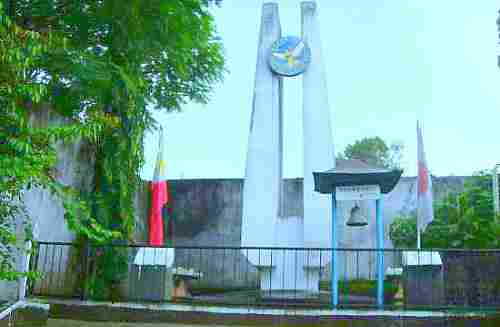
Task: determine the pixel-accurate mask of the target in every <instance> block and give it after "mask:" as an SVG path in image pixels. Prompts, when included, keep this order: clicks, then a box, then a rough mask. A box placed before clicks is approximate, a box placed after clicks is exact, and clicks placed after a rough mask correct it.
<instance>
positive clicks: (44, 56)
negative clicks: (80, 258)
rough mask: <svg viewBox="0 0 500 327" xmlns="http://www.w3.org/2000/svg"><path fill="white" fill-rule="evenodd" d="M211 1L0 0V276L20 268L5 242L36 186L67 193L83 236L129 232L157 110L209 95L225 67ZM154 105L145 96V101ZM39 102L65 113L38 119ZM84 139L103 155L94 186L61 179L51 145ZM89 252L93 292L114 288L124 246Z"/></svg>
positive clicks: (70, 217) (122, 236) (68, 208)
mask: <svg viewBox="0 0 500 327" xmlns="http://www.w3.org/2000/svg"><path fill="white" fill-rule="evenodd" d="M208 6H209V4H208V2H207V1H201V0H176V1H157V0H143V1H130V2H127V3H126V4H124V2H123V1H121V0H107V1H92V0H44V1H36V0H9V1H7V0H0V110H2V113H1V115H0V140H1V141H0V154H1V156H0V163H1V165H0V196H1V197H2V198H1V201H0V219H1V220H0V243H1V244H3V245H1V246H0V268H1V270H0V279H5V278H11V279H12V278H17V277H18V276H19V275H16V274H18V273H19V272H16V271H15V268H14V266H13V265H12V258H9V257H8V256H7V255H6V254H8V252H9V251H8V247H9V246H12V245H13V244H14V243H16V241H17V240H16V238H15V233H13V230H12V221H13V219H15V216H16V215H17V213H18V212H19V211H22V206H23V205H22V194H23V191H24V190H25V189H29V187H33V186H36V187H41V188H46V189H49V190H50V191H52V192H53V193H54V194H56V195H57V196H58V197H59V198H60V199H61V200H62V202H63V205H64V209H65V219H66V221H67V223H68V226H69V227H70V229H71V230H72V231H74V232H75V233H76V234H77V235H78V241H79V242H80V244H81V245H82V246H81V247H80V249H85V248H86V247H85V244H89V243H92V244H93V245H103V244H107V243H109V242H128V241H131V238H132V236H133V231H134V227H135V226H134V217H135V210H134V196H135V192H136V191H137V188H138V185H139V182H140V180H139V169H140V167H141V165H142V163H143V160H144V157H143V145H142V141H143V136H144V132H145V131H146V130H147V129H150V128H154V126H155V122H154V120H153V119H152V116H151V111H150V110H153V109H164V108H167V109H166V110H179V109H180V107H181V105H182V104H183V103H185V102H187V101H190V100H194V101H199V102H206V101H208V95H209V93H210V91H211V90H212V88H213V86H214V85H215V83H216V82H218V81H220V80H221V78H222V74H223V67H224V59H223V55H222V45H221V43H220V39H219V38H217V35H216V32H215V25H214V22H213V18H212V16H211V15H210V13H209V10H208V9H209V8H208ZM148 106H149V107H148ZM34 110H54V111H56V112H57V113H58V114H60V115H62V116H63V117H65V118H66V119H67V120H68V121H69V123H68V124H67V125H64V126H57V127H47V128H33V126H30V125H29V122H28V121H29V119H28V117H29V116H30V113H31V112H33V111H34ZM80 138H84V139H85V140H86V141H87V142H88V143H89V145H90V149H91V151H92V152H93V155H94V157H95V167H94V168H95V174H94V175H95V176H94V181H93V185H92V190H91V192H88V193H86V192H85V191H84V190H76V189H74V188H72V187H71V186H68V185H64V184H62V183H60V182H59V181H58V179H57V178H56V176H55V173H54V171H53V167H54V164H55V161H56V150H55V144H56V142H57V141H61V140H64V141H66V142H72V141H74V140H77V139H80ZM90 249H91V250H90V251H88V252H87V251H85V252H80V255H87V254H89V255H90V262H89V267H90V268H89V269H91V271H92V274H91V275H90V276H91V278H89V279H88V283H87V285H80V286H79V287H84V288H86V289H87V290H88V292H89V295H90V296H92V297H94V298H109V297H111V296H113V292H114V290H115V289H116V285H117V283H118V282H119V281H120V280H121V279H123V277H124V276H125V273H126V269H127V260H128V258H127V257H126V254H125V253H124V252H123V251H122V250H119V249H118V248H115V247H105V248H103V250H101V251H99V250H98V248H97V247H90Z"/></svg>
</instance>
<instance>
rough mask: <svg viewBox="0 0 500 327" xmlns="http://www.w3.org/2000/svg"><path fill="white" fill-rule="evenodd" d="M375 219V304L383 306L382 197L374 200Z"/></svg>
mask: <svg viewBox="0 0 500 327" xmlns="http://www.w3.org/2000/svg"><path fill="white" fill-rule="evenodd" d="M375 211H376V216H377V217H376V219H377V249H378V251H377V305H378V307H379V308H382V307H383V306H384V251H383V248H384V222H383V220H382V199H378V200H376V202H375Z"/></svg>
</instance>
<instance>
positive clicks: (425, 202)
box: [417, 122, 434, 231]
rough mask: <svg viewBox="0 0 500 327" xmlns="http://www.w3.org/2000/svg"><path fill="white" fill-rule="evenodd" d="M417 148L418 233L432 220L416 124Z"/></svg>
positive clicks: (426, 169)
mask: <svg viewBox="0 0 500 327" xmlns="http://www.w3.org/2000/svg"><path fill="white" fill-rule="evenodd" d="M417 142H418V144H417V147H418V154H417V157H418V177H417V186H418V192H417V221H418V228H419V230H420V231H424V230H425V227H426V226H427V225H428V224H429V223H430V222H431V221H432V220H433V219H434V210H433V205H432V203H433V199H432V181H431V175H430V173H429V167H428V166H427V160H426V158H425V151H424V143H423V138H422V130H421V129H420V125H419V123H418V122H417Z"/></svg>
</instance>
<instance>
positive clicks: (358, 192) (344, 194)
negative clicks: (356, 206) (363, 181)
mask: <svg viewBox="0 0 500 327" xmlns="http://www.w3.org/2000/svg"><path fill="white" fill-rule="evenodd" d="M380 194H381V192H380V186H379V185H356V186H337V187H336V188H335V195H336V198H337V201H352V200H377V199H380Z"/></svg>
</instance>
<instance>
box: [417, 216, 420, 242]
mask: <svg viewBox="0 0 500 327" xmlns="http://www.w3.org/2000/svg"><path fill="white" fill-rule="evenodd" d="M417 249H418V250H420V227H419V226H418V214H417Z"/></svg>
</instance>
